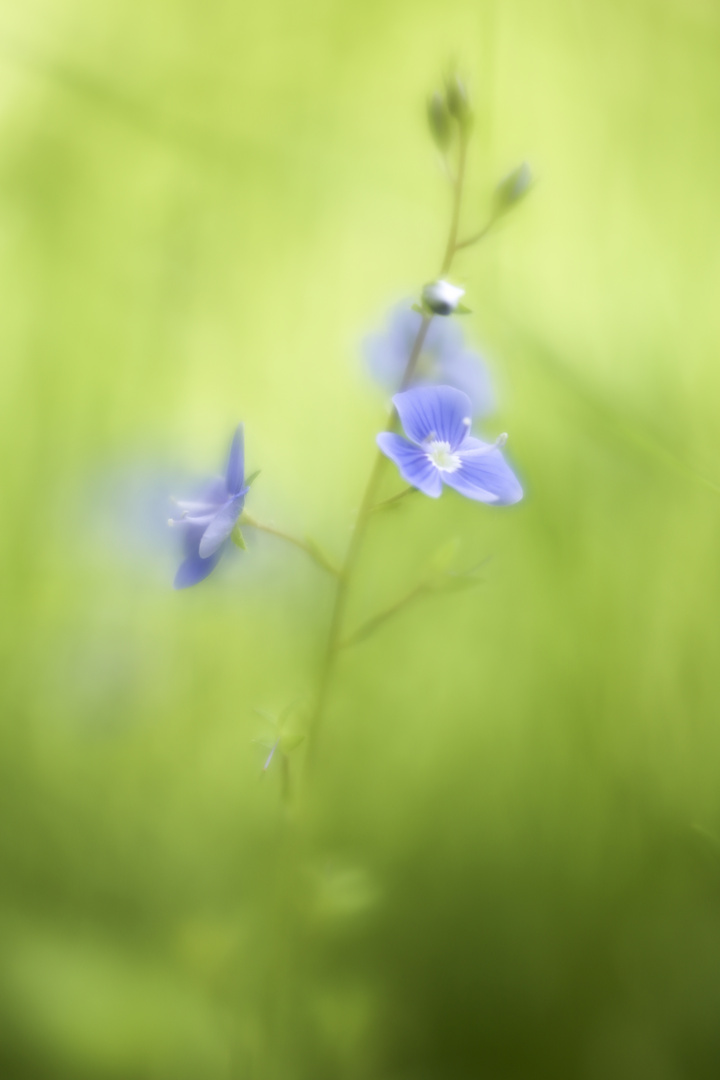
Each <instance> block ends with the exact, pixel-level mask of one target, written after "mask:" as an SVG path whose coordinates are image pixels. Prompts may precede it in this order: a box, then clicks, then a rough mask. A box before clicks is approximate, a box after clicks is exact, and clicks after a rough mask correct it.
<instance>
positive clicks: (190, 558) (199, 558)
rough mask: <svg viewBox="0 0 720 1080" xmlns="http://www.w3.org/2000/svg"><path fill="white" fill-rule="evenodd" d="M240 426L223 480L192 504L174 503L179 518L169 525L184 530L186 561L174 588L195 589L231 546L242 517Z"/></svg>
mask: <svg viewBox="0 0 720 1080" xmlns="http://www.w3.org/2000/svg"><path fill="white" fill-rule="evenodd" d="M244 485H245V455H244V443H243V426H242V424H240V425H239V427H238V428H237V430H236V432H235V435H234V437H233V441H232V445H231V447H230V454H229V457H228V463H227V468H226V470H225V476H224V477H221V476H218V477H216V478H215V479H213V480H210V481H209V482H208V483H207V484H206V485H205V486H204V487H203V488H202V490H201V492H200V494H199V495H198V498H197V499H196V500H195V501H192V502H180V501H178V502H177V506H178V507H179V509H180V510H181V511H182V513H181V516H180V517H179V518H178V519H176V520H171V521H170V524H171V525H177V526H181V527H182V529H183V533H184V535H183V547H184V551H185V558H184V560H183V562H182V563H181V564H180V566H179V568H178V572H177V574H176V575H175V588H176V589H186V588H187V587H188V586H189V585H197V583H198V582H199V581H202V580H203V579H204V578H206V577H207V576H208V574H210V573H212V571H213V570H214V569H215V567H216V566H217V564H218V561H219V559H220V557H221V555H222V553H223V551H224V550H225V548H226V547H227V545H228V543H229V542H230V534H231V533H232V531H233V529H234V528H235V524H236V522H237V520H238V518H239V517H240V514H241V513H242V509H243V505H244V503H245V496H246V495H247V493H248V490H249V488H247V487H245V486H244Z"/></svg>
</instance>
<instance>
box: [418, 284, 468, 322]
mask: <svg viewBox="0 0 720 1080" xmlns="http://www.w3.org/2000/svg"><path fill="white" fill-rule="evenodd" d="M464 295H465V290H464V289H461V288H460V287H459V286H458V285H451V284H450V282H449V281H433V282H431V283H430V284H429V285H426V286H425V288H424V289H423V292H422V298H423V303H424V304H425V306H426V307H428V308H429V309H430V311H432V313H433V315H452V313H453V311H455V310H456V308H457V306H458V304H459V303H460V299H461V297H463V296H464Z"/></svg>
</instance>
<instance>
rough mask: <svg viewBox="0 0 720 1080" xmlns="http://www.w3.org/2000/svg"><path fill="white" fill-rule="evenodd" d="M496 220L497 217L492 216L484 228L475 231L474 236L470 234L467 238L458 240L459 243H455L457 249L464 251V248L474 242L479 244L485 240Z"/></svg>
mask: <svg viewBox="0 0 720 1080" xmlns="http://www.w3.org/2000/svg"><path fill="white" fill-rule="evenodd" d="M496 221H497V218H496V217H491V218H490V220H489V221H488V222H487V224H486V225H483V227H482V229H480V231H479V232H476V233H473V235H472V236H468V237H467V239H466V240H460V241H458V243H457V244H456V245H455V250H456V251H462V250H463V248H469V247H472V245H473V244H477V243H479V241H480V240H484V239H485V237H486V236H487V234H488V233H489V232H490V230H491V229H492V227H493V225H494V224H495V222H496Z"/></svg>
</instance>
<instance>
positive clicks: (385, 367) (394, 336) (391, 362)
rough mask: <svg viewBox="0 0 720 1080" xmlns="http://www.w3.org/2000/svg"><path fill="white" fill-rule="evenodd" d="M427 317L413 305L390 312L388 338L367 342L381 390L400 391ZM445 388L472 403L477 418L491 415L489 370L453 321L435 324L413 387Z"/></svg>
mask: <svg viewBox="0 0 720 1080" xmlns="http://www.w3.org/2000/svg"><path fill="white" fill-rule="evenodd" d="M421 321H422V315H420V313H419V312H417V311H413V310H412V308H411V307H410V304H409V302H408V303H403V304H399V305H398V306H397V307H395V308H393V310H392V311H391V312H390V318H389V320H388V325H387V328H386V330H385V332H384V333H382V334H372V335H371V336H370V337H368V338H366V339H365V342H364V344H363V350H364V353H365V360H366V363H367V366H368V369H369V371H370V374H371V375H372V376H373V378H374V379H376V380H377V382H379V383H380V384H381V385H382V386H387V387H388V389H390V390H397V389H398V388H399V386H400V383H401V381H402V377H403V375H404V373H405V368H406V366H407V362H408V358H409V356H410V352H411V350H412V347H413V344H414V343H415V339H416V337H417V335H418V330H419V329H420V323H421ZM427 384H430V385H433V384H442V385H445V386H454V387H455V388H456V389H457V390H462V391H463V393H464V394H467V396H468V397H469V398H470V401H471V402H472V413H473V416H486V415H487V414H488V413H489V412H491V410H492V407H493V398H492V391H491V389H490V382H489V379H488V376H487V372H486V370H485V366H484V364H483V362H482V360H481V359H480V357H479V356H478V355H477V353H474V352H472V350H471V349H468V348H467V347H466V345H465V342H464V340H463V333H462V330H461V329H460V327H459V326H458V324H457V322H455V321H454V320H453V319H433V321H432V322H431V323H430V327H429V329H428V332H427V336H426V338H425V344H424V345H423V350H422V352H421V354H420V356H419V358H418V363H417V366H416V368H415V376H414V378H413V380H412V384H411V385H413V386H423V385H427Z"/></svg>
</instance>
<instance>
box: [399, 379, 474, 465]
mask: <svg viewBox="0 0 720 1080" xmlns="http://www.w3.org/2000/svg"><path fill="white" fill-rule="evenodd" d="M393 404H394V405H395V408H396V409H397V411H398V416H399V417H400V420H401V421H402V426H403V427H404V429H405V434H406V435H408V436H409V437H410V438H411V439H412V441H413V442H415V443H422V442H424V441H425V439H428V438H430V437H432V438H433V439H441V440H442V441H444V442H447V443H449V445H450V449H451V450H456V449H457V447H458V446H459V445H460V443H461V442H462V441H463V439H464V438H465V436H466V435H467V433H468V429H469V427H470V414H471V406H470V398H469V397H468V396H467V394H463V392H462V391H461V390H455V389H454V388H453V387H452V386H416V387H415V388H414V389H413V390H406V391H405V392H404V393H402V394H396V395H395V397H394V398H393Z"/></svg>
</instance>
